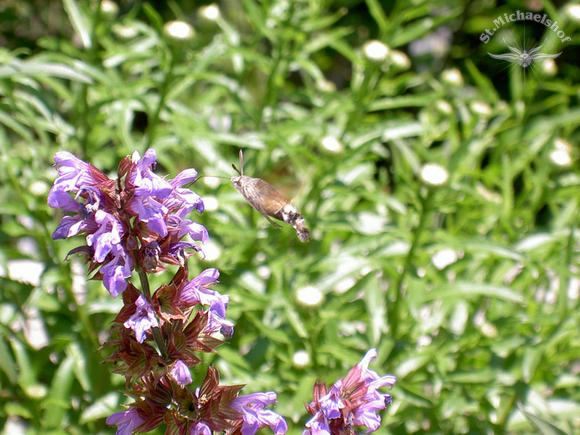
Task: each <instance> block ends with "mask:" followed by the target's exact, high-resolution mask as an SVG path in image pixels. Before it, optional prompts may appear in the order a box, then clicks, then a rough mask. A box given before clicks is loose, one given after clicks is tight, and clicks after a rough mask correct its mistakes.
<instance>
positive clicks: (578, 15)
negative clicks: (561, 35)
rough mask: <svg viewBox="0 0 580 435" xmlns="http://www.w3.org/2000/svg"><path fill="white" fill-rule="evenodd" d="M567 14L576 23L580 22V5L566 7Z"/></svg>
mask: <svg viewBox="0 0 580 435" xmlns="http://www.w3.org/2000/svg"><path fill="white" fill-rule="evenodd" d="M566 12H567V13H568V16H569V17H570V18H572V19H573V20H575V21H580V4H577V3H576V4H572V5H568V7H566Z"/></svg>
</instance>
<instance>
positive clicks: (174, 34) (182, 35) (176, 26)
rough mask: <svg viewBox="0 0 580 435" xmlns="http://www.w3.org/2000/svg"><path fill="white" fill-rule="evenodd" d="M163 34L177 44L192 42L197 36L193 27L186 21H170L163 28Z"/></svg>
mask: <svg viewBox="0 0 580 435" xmlns="http://www.w3.org/2000/svg"><path fill="white" fill-rule="evenodd" d="M163 32H164V33H165V35H166V36H168V37H169V38H170V39H172V40H174V41H176V42H181V41H190V40H192V39H193V37H194V35H195V30H194V29H193V27H192V26H191V25H190V24H189V23H186V22H185V21H170V22H168V23H167V24H165V26H164V27H163Z"/></svg>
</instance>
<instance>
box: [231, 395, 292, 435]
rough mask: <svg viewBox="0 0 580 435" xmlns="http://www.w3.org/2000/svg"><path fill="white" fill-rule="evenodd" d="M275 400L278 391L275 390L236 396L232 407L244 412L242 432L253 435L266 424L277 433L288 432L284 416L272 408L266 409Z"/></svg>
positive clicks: (244, 434)
mask: <svg viewBox="0 0 580 435" xmlns="http://www.w3.org/2000/svg"><path fill="white" fill-rule="evenodd" d="M275 402H276V393H274V392H273V391H270V392H267V393H253V394H248V395H247V396H238V397H236V398H235V399H234V400H233V401H232V404H231V407H232V408H233V409H235V410H236V411H238V412H240V413H241V414H242V418H243V420H244V423H243V424H242V434H243V435H253V434H255V433H256V432H257V431H258V430H259V429H260V428H262V427H264V426H269V427H270V429H272V431H273V432H274V433H275V434H284V433H286V432H287V431H288V425H287V424H286V420H284V417H282V416H281V415H279V414H276V413H275V412H274V411H272V410H270V409H264V408H265V407H266V406H269V405H271V404H273V403H275Z"/></svg>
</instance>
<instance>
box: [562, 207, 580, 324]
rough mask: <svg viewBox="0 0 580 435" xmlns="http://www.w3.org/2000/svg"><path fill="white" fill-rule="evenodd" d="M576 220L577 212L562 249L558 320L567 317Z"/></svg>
mask: <svg viewBox="0 0 580 435" xmlns="http://www.w3.org/2000/svg"><path fill="white" fill-rule="evenodd" d="M577 221H578V213H576V218H575V219H574V220H573V221H572V225H570V234H569V235H568V240H567V246H566V250H565V251H564V264H563V270H561V271H560V290H559V293H560V294H559V301H558V304H559V309H560V321H561V322H563V321H564V319H566V318H567V317H568V283H569V282H570V265H571V264H572V255H573V253H574V231H575V229H576V225H575V222H577Z"/></svg>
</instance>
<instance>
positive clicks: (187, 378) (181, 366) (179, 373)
mask: <svg viewBox="0 0 580 435" xmlns="http://www.w3.org/2000/svg"><path fill="white" fill-rule="evenodd" d="M170 374H171V376H172V377H173V379H175V381H176V382H177V383H178V384H179V385H181V386H182V387H184V386H186V385H188V384H191V382H192V379H191V373H190V371H189V367H187V365H186V364H185V363H184V362H183V361H181V360H177V361H175V364H173V368H172V369H171V372H170Z"/></svg>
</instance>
